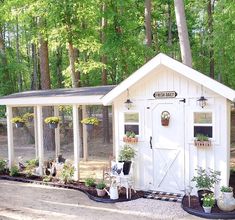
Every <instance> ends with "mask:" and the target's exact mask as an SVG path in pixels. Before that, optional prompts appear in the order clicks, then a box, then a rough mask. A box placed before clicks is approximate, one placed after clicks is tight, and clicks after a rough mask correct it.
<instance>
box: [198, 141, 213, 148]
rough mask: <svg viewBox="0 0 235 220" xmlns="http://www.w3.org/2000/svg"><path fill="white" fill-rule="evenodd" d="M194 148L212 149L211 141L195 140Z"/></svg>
mask: <svg viewBox="0 0 235 220" xmlns="http://www.w3.org/2000/svg"><path fill="white" fill-rule="evenodd" d="M194 146H196V147H211V141H210V140H208V141H197V140H194Z"/></svg>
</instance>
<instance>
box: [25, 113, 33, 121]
mask: <svg viewBox="0 0 235 220" xmlns="http://www.w3.org/2000/svg"><path fill="white" fill-rule="evenodd" d="M23 118H24V119H25V121H28V122H32V121H33V118H34V113H29V112H27V113H25V114H24V115H23Z"/></svg>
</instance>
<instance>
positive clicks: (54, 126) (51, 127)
mask: <svg viewBox="0 0 235 220" xmlns="http://www.w3.org/2000/svg"><path fill="white" fill-rule="evenodd" d="M48 125H49V128H50V129H56V128H57V127H58V123H49V124H48Z"/></svg>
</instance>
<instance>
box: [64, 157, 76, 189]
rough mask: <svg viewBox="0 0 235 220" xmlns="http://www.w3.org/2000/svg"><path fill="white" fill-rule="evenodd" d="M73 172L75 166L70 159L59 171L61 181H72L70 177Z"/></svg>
mask: <svg viewBox="0 0 235 220" xmlns="http://www.w3.org/2000/svg"><path fill="white" fill-rule="evenodd" d="M74 172H75V168H74V166H73V164H72V163H71V162H70V161H66V162H65V164H64V166H63V169H62V172H61V179H62V181H63V182H64V183H65V184H66V183H70V182H72V177H73V175H74Z"/></svg>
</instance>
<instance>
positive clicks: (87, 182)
mask: <svg viewBox="0 0 235 220" xmlns="http://www.w3.org/2000/svg"><path fill="white" fill-rule="evenodd" d="M85 186H87V187H94V186H95V179H94V178H86V179H85Z"/></svg>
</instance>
